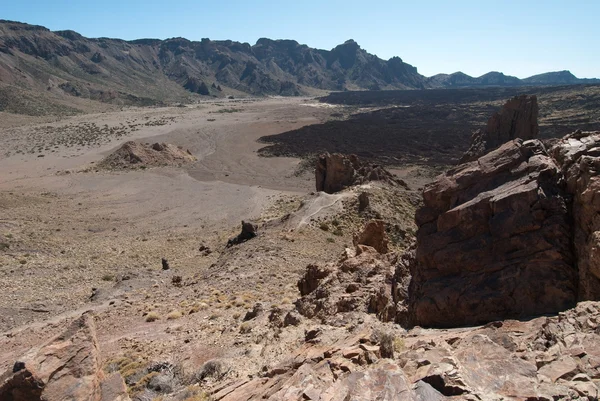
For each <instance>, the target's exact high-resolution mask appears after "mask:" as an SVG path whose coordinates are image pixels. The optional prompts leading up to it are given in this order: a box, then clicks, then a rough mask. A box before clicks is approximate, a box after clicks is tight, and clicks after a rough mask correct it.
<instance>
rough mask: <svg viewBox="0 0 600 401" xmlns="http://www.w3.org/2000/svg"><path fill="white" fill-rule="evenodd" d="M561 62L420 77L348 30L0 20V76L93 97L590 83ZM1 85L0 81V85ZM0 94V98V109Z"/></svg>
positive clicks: (143, 101) (141, 99)
mask: <svg viewBox="0 0 600 401" xmlns="http://www.w3.org/2000/svg"><path fill="white" fill-rule="evenodd" d="M593 82H598V80H580V79H578V78H576V77H574V76H573V75H572V74H570V73H568V72H557V73H548V74H542V75H538V76H534V77H530V78H527V79H525V80H519V79H518V78H515V77H509V76H505V75H504V74H502V73H496V72H492V73H489V74H486V75H484V76H482V77H479V78H472V77H469V76H468V75H466V74H463V73H454V74H450V75H446V74H438V75H436V76H434V77H431V78H427V77H425V76H423V75H421V74H419V73H418V71H417V68H415V67H413V66H411V65H410V64H407V63H405V62H404V61H403V60H402V59H401V58H399V57H392V58H391V59H389V60H382V59H380V58H379V57H377V56H375V55H373V54H370V53H368V52H367V51H365V50H364V49H362V48H361V47H360V46H359V45H358V43H356V42H355V41H353V40H348V41H346V42H345V43H343V44H340V45H338V46H336V47H335V48H333V49H331V50H320V49H314V48H310V47H308V46H306V45H302V44H299V43H298V42H296V41H294V40H272V39H267V38H261V39H259V40H258V41H257V42H256V44H255V45H250V44H248V43H240V42H235V41H231V40H210V39H206V38H205V39H202V40H201V41H190V40H187V39H185V38H171V39H166V40H159V39H138V40H133V41H125V40H121V39H110V38H86V37H84V36H82V35H80V34H79V33H77V32H74V31H70V30H66V31H55V32H53V31H50V30H49V29H47V28H44V27H41V26H34V25H28V24H24V23H19V22H13V21H6V20H0V83H1V84H6V85H9V86H10V87H18V88H22V89H28V90H36V91H44V92H49V93H52V94H56V95H70V96H75V97H82V98H89V99H93V100H99V101H103V102H111V103H120V104H123V103H125V104H137V105H148V104H156V103H160V102H169V101H185V100H189V99H190V98H192V97H193V96H195V95H196V94H199V95H205V96H206V95H213V96H217V97H223V96H231V95H240V94H251V95H284V96H294V95H302V94H313V93H315V91H317V92H318V91H342V90H388V89H427V88H446V87H465V86H520V85H531V84H536V85H553V84H565V83H571V84H572V83H593ZM0 89H1V88H0ZM2 109H4V107H2V101H0V110H2Z"/></svg>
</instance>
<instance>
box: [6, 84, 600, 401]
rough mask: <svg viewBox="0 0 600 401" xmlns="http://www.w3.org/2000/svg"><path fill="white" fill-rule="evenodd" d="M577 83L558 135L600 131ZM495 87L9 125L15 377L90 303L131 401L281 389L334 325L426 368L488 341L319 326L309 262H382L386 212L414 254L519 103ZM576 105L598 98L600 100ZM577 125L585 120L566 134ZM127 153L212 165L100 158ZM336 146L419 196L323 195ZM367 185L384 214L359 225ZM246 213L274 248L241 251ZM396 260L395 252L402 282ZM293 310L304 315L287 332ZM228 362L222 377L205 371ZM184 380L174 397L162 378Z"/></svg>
mask: <svg viewBox="0 0 600 401" xmlns="http://www.w3.org/2000/svg"><path fill="white" fill-rule="evenodd" d="M565 91H566V95H565V94H564V93H562V92H560V90H558V92H557V90H554V91H549V94H544V93H541V94H540V103H541V104H542V106H544V108H543V109H542V113H541V118H540V126H541V136H542V137H543V138H544V139H545V140H546V139H549V140H551V139H552V138H553V137H556V136H558V135H562V134H563V132H562V131H564V130H567V129H568V130H573V129H576V128H579V125H577V124H581V126H582V127H584V128H586V127H588V126H589V125H592V126H598V121H599V120H598V117H599V116H598V110H597V109H596V108H595V107H590V108H582V107H581V105H580V104H578V103H577V102H574V101H573V98H572V96H574V95H573V91H574V90H573V89H569V90H566V89H565ZM489 94H491V95H489V96H488V98H486V99H478V98H477V99H474V100H473V99H471V100H469V101H465V102H462V103H461V102H457V103H456V104H454V103H451V102H444V101H439V103H435V102H434V104H427V102H425V104H418V102H417V103H415V105H414V107H412V106H411V107H406V106H405V105H403V104H399V103H398V102H397V101H392V104H390V105H388V106H382V105H381V104H373V102H370V101H369V102H364V101H363V103H360V102H359V104H344V102H336V101H335V99H325V101H319V100H318V99H314V98H283V97H272V98H246V99H233V100H230V99H227V100H225V99H218V100H216V99H215V100H207V101H203V102H198V103H195V104H188V105H178V106H172V107H117V106H112V105H102V106H101V107H100V106H98V107H97V108H96V109H93V110H92V109H89V110H87V112H86V113H84V114H77V115H74V116H51V115H48V116H38V117H34V116H29V117H28V116H24V115H16V114H8V113H0V149H2V153H1V154H0V288H1V289H2V291H0V350H1V352H0V369H2V370H3V371H4V370H10V369H11V367H12V365H13V364H14V363H15V361H16V360H18V358H19V357H20V356H21V355H23V354H25V353H26V352H27V351H28V350H30V349H31V348H32V347H36V346H38V345H40V344H43V343H44V342H46V341H48V340H49V339H50V338H52V337H53V336H55V335H57V334H59V333H61V332H62V331H64V330H65V328H66V327H68V325H69V324H70V323H71V322H73V321H75V320H76V319H77V318H79V317H80V316H81V315H82V313H85V312H87V311H91V312H93V314H94V316H95V322H96V329H97V339H98V345H99V349H100V350H101V352H100V358H101V365H102V367H103V369H104V371H105V372H106V373H107V374H109V373H111V372H115V371H118V372H120V374H121V375H122V376H123V378H124V379H125V383H126V384H127V389H128V392H129V396H130V397H131V399H133V400H144V401H145V400H172V399H173V400H206V399H209V398H208V397H209V396H208V394H212V395H215V398H216V399H221V398H223V397H225V399H227V398H226V397H227V391H230V390H227V391H225V390H224V387H220V386H223V383H226V386H231V388H232V389H234V390H231V391H234V392H235V391H236V390H235V389H237V388H238V387H239V386H242V387H241V388H243V384H244V383H249V384H248V385H249V386H252V385H253V384H252V383H253V382H251V380H252V379H256V378H261V377H263V376H265V377H273V376H272V375H271V373H269V372H271V370H270V369H273V367H274V366H279V365H280V364H282V363H284V364H285V363H286V362H285V361H287V360H288V358H290V355H295V354H294V352H296V351H295V350H297V349H301V350H302V349H303V350H304V351H305V352H309V354H310V352H314V351H312V349H311V348H306V347H307V345H306V344H309V343H310V344H313V343H311V342H310V341H312V340H307V339H310V333H318V339H317V340H316V344H320V343H322V344H323V345H324V346H326V345H327V346H331V344H346V345H348V344H353V345H352V346H354V345H356V343H353V342H352V341H359V340H358V338H359V337H360V336H361V335H363V334H364V333H368V334H365V335H372V333H377V332H383V331H389V332H393V333H394V338H395V340H394V341H395V343H394V347H396V348H397V352H400V351H403V352H404V353H403V355H404V356H403V358H404V359H403V360H404V361H409V362H407V363H408V364H409V365H410V364H411V363H413V362H414V361H416V360H417V359H418V358H417V359H415V358H416V357H415V356H414V355H413V352H417V353H419V354H418V355H421V354H420V353H422V352H424V351H422V344H424V343H423V341H430V344H433V345H432V346H434V345H435V344H434V340H433V339H434V338H437V339H439V338H446V337H447V339H448V344H453V341H456V340H455V339H456V338H463V337H465V336H471V335H472V333H473V332H472V330H483V331H482V332H485V333H487V331H485V330H488V331H489V329H488V326H485V327H482V328H478V329H477V328H476V329H472V328H454V329H448V330H435V329H421V328H419V327H416V328H413V329H411V330H410V331H407V330H405V329H404V328H402V327H401V326H400V325H399V324H395V323H392V322H391V321H390V320H389V319H387V323H384V322H382V321H380V320H379V319H378V318H377V316H375V315H374V314H371V313H370V314H366V313H363V312H354V311H353V310H352V309H351V310H350V312H349V313H346V314H342V313H338V314H334V315H333V316H328V317H327V318H326V319H324V320H321V321H319V319H305V318H302V317H300V316H299V315H298V312H297V311H296V309H297V307H298V308H299V304H298V303H296V304H295V301H296V300H297V299H298V298H299V296H300V292H299V289H300V287H301V285H300V284H299V280H300V279H301V278H302V277H303V275H304V274H305V272H306V271H307V266H310V265H314V264H316V265H319V266H322V265H325V264H327V263H329V262H331V263H334V264H335V263H341V262H339V261H342V260H350V261H353V262H348V263H361V261H363V262H364V263H365V264H366V265H368V263H375V262H373V261H372V260H371V261H367V262H365V261H364V260H362V259H360V257H358V259H356V258H354V259H353V258H352V257H350V259H347V258H348V256H347V255H348V251H349V248H354V246H353V236H354V235H355V234H356V233H357V232H359V231H360V230H361V229H362V227H363V225H364V224H365V222H366V221H368V220H370V219H373V218H376V219H383V220H384V221H385V224H386V231H387V235H388V237H389V239H390V248H391V250H392V251H403V250H406V249H408V248H410V246H411V244H413V242H414V238H415V233H416V229H417V227H416V225H415V221H414V220H415V219H414V217H415V210H416V209H417V208H418V207H419V206H420V205H422V198H421V192H422V191H421V190H422V188H423V186H424V185H425V184H426V183H428V182H430V181H431V180H432V179H433V178H434V177H435V176H436V174H438V173H440V172H441V171H443V170H444V169H445V168H447V167H448V166H449V165H450V164H452V163H453V162H454V161H455V159H456V157H457V156H460V155H461V153H462V152H463V151H464V150H466V147H467V145H468V143H469V140H470V138H471V132H472V131H473V130H474V129H475V128H477V127H479V126H481V125H482V124H484V122H485V121H486V119H487V117H488V116H489V115H490V112H491V111H492V110H495V109H497V108H498V107H499V106H500V105H501V104H502V100H500V99H501V98H502V96H503V95H505V93H504V92H502V93H500V94H496V93H495V92H494V91H492V90H490V92H489ZM434 95H435V94H434ZM353 96H354V95H353ZM361 96H367V98H368V96H370V94H369V93H366V94H365V95H361ZM570 96H571V97H570ZM577 96H579V98H577V99H579V100H581V98H583V99H584V100H586V99H587V101H588V103H589V102H596V100H597V98H598V88H597V87H592V88H591V89H587V88H586V89H585V90H584V91H582V92H581V94H580V95H577ZM586 96H587V97H586ZM556 99H558V100H556ZM577 99H575V100H577ZM328 100H331V101H332V102H328ZM403 101H404V100H402V102H403ZM394 102H396V103H398V104H396V103H394ZM402 102H400V103H402ZM375 103H376V102H375ZM581 109H583V110H586V111H585V112H581V113H580V112H579V111H578V110H581ZM544 113H545V114H544ZM577 113H580V117H581V121H578V120H574V121H575V122H574V123H572V124H568V121H571V120H573V119H574V116H575V115H577ZM394 132H395V133H396V135H392V133H394ZM567 132H568V131H567ZM425 135H426V136H425ZM423 138H428V141H429V142H427V143H423ZM127 141H137V142H141V143H149V144H153V143H170V144H173V145H176V146H179V147H181V149H183V150H189V153H190V154H191V155H192V156H194V157H195V161H194V162H190V163H186V164H182V165H172V166H165V167H156V166H143V167H140V168H132V169H129V168H127V169H110V168H106V166H105V165H104V164H103V163H101V162H102V160H103V159H104V158H105V157H107V156H108V155H110V154H112V153H113V152H114V151H115V150H116V149H119V148H120V147H121V145H123V144H124V143H125V142H127ZM336 149H341V150H343V151H344V152H346V153H359V155H360V156H361V157H363V158H364V159H365V160H368V161H370V162H373V163H380V164H383V165H386V166H388V167H389V168H390V170H391V171H392V172H394V173H395V174H396V175H397V176H398V177H399V178H401V179H403V180H404V181H405V182H406V184H407V185H403V186H396V187H394V186H389V185H387V184H385V183H378V182H369V183H367V184H363V185H359V186H356V187H351V188H348V189H346V190H344V191H341V192H339V193H334V194H327V193H324V192H316V191H315V175H314V161H315V155H316V154H318V152H320V151H323V150H330V151H335V150H336ZM360 152H362V154H360ZM392 156H393V157H392ZM362 193H367V194H368V196H369V199H370V206H369V209H368V210H367V211H366V212H365V211H363V212H362V213H358V211H357V199H358V198H359V194H362ZM243 220H244V221H252V222H254V223H256V224H257V226H258V236H257V237H256V238H253V239H251V240H249V241H247V242H244V243H242V244H239V245H234V246H232V247H227V243H228V239H230V238H232V237H234V236H235V235H236V234H238V233H239V231H240V223H241V221H243ZM398 255H402V252H391V253H390V254H389V256H382V255H380V256H378V258H381V259H378V260H380V262H381V260H386V262H385V263H387V264H386V266H387V267H388V270H389V266H395V265H396V264H398V263H399V262H398V258H399V257H400V256H398ZM385 258H388V259H389V260H387V259H385ZM163 259H165V260H166V261H167V263H168V265H169V269H167V270H165V269H163ZM357 261H358V262H357ZM380 262H376V263H375V264H376V265H377V263H380ZM381 263H383V262H381ZM384 276H385V275H384ZM379 277H381V276H379ZM384 279H385V280H387V281H386V282H390V281H391V278H390V277H384ZM367 281H368V280H367ZM341 285H342V284H340V286H341ZM344 285H345V284H344ZM352 285H353V284H352V283H351V284H350V286H349V287H348V288H351V287H352ZM347 292H350V290H347ZM342 298H343V296H342ZM283 316H286V319H287V317H288V316H291V317H292V320H294V319H296V320H294V321H293V322H292V323H289V322H286V323H283ZM543 319H544V318H539V319H537V320H531V321H523V322H520V323H516V322H513V323H510V324H506V331H507V332H509V331H510V333H511V334H510V335H513V334H514V333H519V332H520V331H521V330H522V331H526V332H527V333H538V332H539V331H540V330H541V328H540V327H541V325H542V324H543V322H544V321H545V320H543ZM382 320H383V321H386V319H382ZM392 320H393V319H392ZM513 326H514V327H513ZM382 330H383V331H382ZM503 330H504V329H503ZM511 330H512V331H511ZM513 332H514V333H513ZM369 333H370V334H369ZM486 335H491V334H489V333H487V334H486ZM514 335H515V336H516V337H515V338H517V337H518V336H519V335H518V334H514ZM528 335H529V334H528ZM532 335H533V334H532ZM535 335H537V334H535ZM348 336H353V337H352V338H354V340H348V339H347V338H348ZM357 336H358V337H357ZM428 336H429V337H428ZM444 336H446V337H444ZM360 338H361V339H360V342H361V344H364V341H363V340H364V339H362V337H360ZM427 338H431V340H426V339H427ZM532 338H533V337H532ZM536 338H537V337H536ZM344 341H345V342H344ZM365 341H367V340H365ZM369 341H371V340H369ZM372 341H373V343H374V344H379V342H380V340H377V339H375V340H372ZM435 341H438V340H435ZM444 341H446V340H444ZM511 341H512V340H511ZM515 341H517V340H516V339H515ZM518 341H520V342H522V343H523V344H525V343H526V342H527V341H528V340H527V339H526V338H523V339H520V337H519V339H518ZM531 341H533V340H531ZM367 342H368V341H367ZM396 343H397V344H396ZM443 344H446V343H443ZM341 346H342V345H339V346H338V347H341ZM303 347H304V348H303ZM333 347H334V348H333V349H336V348H335V345H333ZM365 347H367V346H366V345H365ZM367 348H368V347H367ZM367 348H366V349H367ZM426 348H427V347H426ZM306 350H308V351H306ZM316 351H318V352H322V349H321V351H319V348H318V346H317V349H316ZM335 352H337V351H335ZM365 352H367V353H368V352H370V351H368V349H367V351H365ZM432 352H438V350H437V349H433V351H432ZM511 352H512V351H511ZM348 358H350V357H348ZM211 361H218V366H219V371H218V372H216V373H215V372H212V373H210V374H207V373H206V369H207V366H216V365H214V364H213V365H211V364H210V363H211ZM411 361H412V362H411ZM207 362H208V363H207ZM363 362H364V361H363ZM353 363H354V362H353ZM361 363H362V362H356V364H358V365H360V364H361ZM369 363H371V362H369ZM403 363H404V362H403ZM358 365H357V366H358ZM409 365H407V366H408V367H406V369H408V370H407V371H409V370H410V369H412V368H413V367H411V366H412V365H410V366H409ZM157 366H158V367H161V368H155V367H157ZM293 366H295V365H293ZM377 366H379V365H377ZM417 367H418V366H414V369H417ZM167 368H168V369H167ZM175 368H176V369H177V371H176V372H175V373H174V369H175ZM295 368H297V366H295V367H294V368H293V369H295ZM354 368H355V367H352V369H354ZM153 369H159V370H153ZM161 369H162V370H161ZM293 369H291V370H290V371H293ZM341 369H342V371H344V372H345V370H344V369H345V368H344V367H343V366H342V368H341ZM166 370H168V371H169V372H170V373H169V375H170V376H169V380H170V381H169V387H168V390H166V387H165V385H164V383H163V384H162V386H163V387H162V389H161V388H159V387H160V386H158V385H156V383H155V381H156V380H157V378H158V377H159V376H160V377H161V378H164V377H165V375H166V373H165V372H164V371H166ZM276 371H277V369H275V370H273V372H276ZM332 371H335V369H332ZM158 372H161V373H160V375H158ZM202 372H204V373H202ZM276 374H277V373H273V375H276ZM334 374H335V373H334ZM157 375H158V376H157ZM152 380H154V381H152ZM161 380H163V379H161ZM265 380H267V379H265ZM231 383H234V384H231ZM236 383H237V384H236ZM240 383H242V384H240ZM438 387H439V386H438ZM438 387H436V389H438V390H439V388H438ZM442 387H443V386H442ZM223 391H225V392H224V393H223ZM261 391H262V390H261ZM440 391H441V390H440ZM448 391H449V393H448V394H446V393H444V394H445V395H449V394H450V395H451V393H452V392H451V391H450V390H448ZM267 393H268V391H267ZM218 394H221V395H220V396H217V395H218ZM257 394H258V393H257ZM265 394H266V393H265ZM212 395H211V396H212ZM160 397H163V398H160ZM194 397H196V398H194ZM236 397H237V398H236ZM232 399H243V396H239V395H236V396H235V397H233V398H232Z"/></svg>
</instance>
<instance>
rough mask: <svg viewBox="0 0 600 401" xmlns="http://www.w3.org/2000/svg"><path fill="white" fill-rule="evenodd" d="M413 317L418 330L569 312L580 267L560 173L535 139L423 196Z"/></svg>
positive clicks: (468, 167)
mask: <svg viewBox="0 0 600 401" xmlns="http://www.w3.org/2000/svg"><path fill="white" fill-rule="evenodd" d="M423 200H424V206H423V207H422V208H421V209H420V210H418V211H417V215H416V221H417V225H418V226H419V231H418V233H417V250H416V268H413V269H412V283H411V289H412V295H411V300H412V301H411V302H412V304H411V309H412V313H414V319H415V323H416V324H419V325H424V326H446V327H449V326H456V325H466V324H480V323H484V322H488V321H491V320H498V319H506V318H511V317H512V318H518V317H524V316H532V315H539V314H544V313H552V312H557V311H561V310H565V309H567V308H568V307H570V306H572V305H573V304H574V302H575V300H576V292H577V287H576V275H577V272H576V268H575V266H574V258H573V254H572V252H571V242H570V232H571V225H570V220H569V211H568V205H567V198H566V193H565V191H564V189H563V185H562V174H561V173H560V169H559V168H558V166H557V165H556V163H555V162H554V161H553V160H552V158H550V157H549V156H548V155H547V153H546V151H545V149H544V146H543V145H542V143H541V142H540V141H537V140H531V141H525V142H524V141H522V140H520V139H516V140H514V141H511V142H508V143H506V144H505V145H503V146H501V147H500V148H499V149H497V150H495V151H492V152H491V153H489V154H487V155H485V156H483V157H481V158H480V159H479V160H477V161H474V162H471V163H466V164H462V165H460V166H458V167H456V168H454V169H452V170H450V171H448V172H447V173H446V174H445V175H443V176H441V177H439V178H438V179H437V180H436V181H435V182H434V183H432V184H430V185H428V186H427V187H426V188H425V190H424V192H423Z"/></svg>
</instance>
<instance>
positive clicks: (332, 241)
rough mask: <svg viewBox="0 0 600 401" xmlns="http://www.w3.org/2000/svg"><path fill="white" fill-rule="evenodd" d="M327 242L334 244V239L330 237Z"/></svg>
mask: <svg viewBox="0 0 600 401" xmlns="http://www.w3.org/2000/svg"><path fill="white" fill-rule="evenodd" d="M327 242H330V243H334V242H335V239H333V238H331V237H328V238H327Z"/></svg>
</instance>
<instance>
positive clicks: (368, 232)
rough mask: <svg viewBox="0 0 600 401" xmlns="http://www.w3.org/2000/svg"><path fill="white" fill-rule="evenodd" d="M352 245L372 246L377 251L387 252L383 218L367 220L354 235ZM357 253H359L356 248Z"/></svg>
mask: <svg viewBox="0 0 600 401" xmlns="http://www.w3.org/2000/svg"><path fill="white" fill-rule="evenodd" d="M353 242H354V246H358V245H367V246H370V247H373V248H374V249H375V250H376V251H377V252H379V253H387V252H388V238H387V234H386V233H385V222H384V221H383V220H369V221H368V222H367V223H366V224H365V227H364V228H363V230H362V231H361V232H360V233H358V234H357V235H355V236H354V239H353ZM356 253H357V254H360V253H361V252H359V249H357V252H356Z"/></svg>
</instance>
